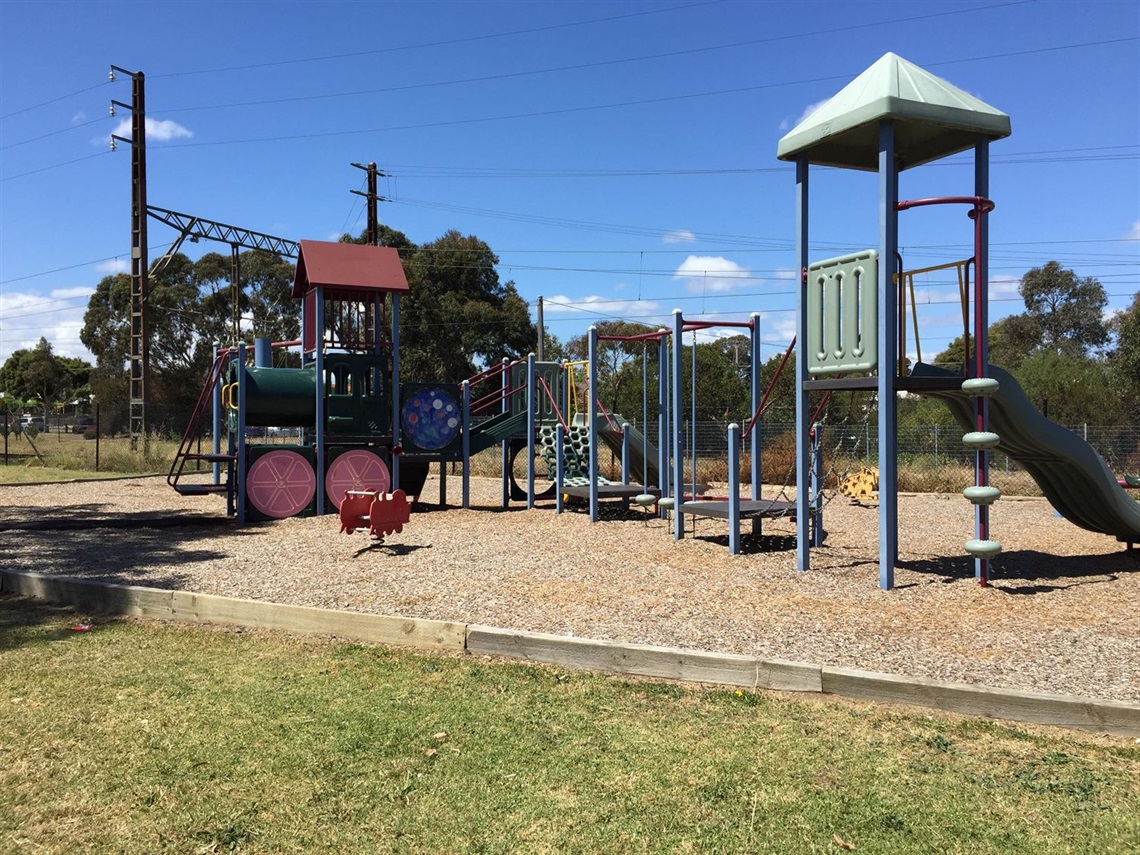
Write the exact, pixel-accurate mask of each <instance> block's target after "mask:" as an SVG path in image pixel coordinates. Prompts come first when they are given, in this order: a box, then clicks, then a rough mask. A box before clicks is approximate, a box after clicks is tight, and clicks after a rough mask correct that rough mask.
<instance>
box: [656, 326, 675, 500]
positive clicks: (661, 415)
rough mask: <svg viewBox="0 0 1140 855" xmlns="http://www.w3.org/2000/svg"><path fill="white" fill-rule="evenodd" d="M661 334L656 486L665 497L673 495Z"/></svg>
mask: <svg viewBox="0 0 1140 855" xmlns="http://www.w3.org/2000/svg"><path fill="white" fill-rule="evenodd" d="M661 332H662V335H661V337H660V338H659V339H658V340H657V487H658V489H659V490H660V491H661V498H663V499H667V498H669V497H670V496H672V495H673V493H672V491H671V490H670V489H669V447H670V442H669V389H670V388H671V387H670V385H669V339H668V336H666V335H664V333H665V330H664V329H662V330H661ZM657 513H658V514H659V515H660V517H661V518H662V519H664V518H665V516H666V515H667V514H668V513H669V512H668V511H667V510H666V509H664V508H659V509H658V511H657Z"/></svg>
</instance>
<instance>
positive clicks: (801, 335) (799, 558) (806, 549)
mask: <svg viewBox="0 0 1140 855" xmlns="http://www.w3.org/2000/svg"><path fill="white" fill-rule="evenodd" d="M807 266H808V160H807V156H806V155H800V157H799V158H798V159H797V160H796V281H797V282H798V283H799V288H798V290H799V301H798V303H799V305H798V308H797V310H796V569H797V570H800V571H807V570H809V569H811V537H810V535H809V533H808V524H807V520H808V515H809V506H808V499H809V485H808V471H809V470H808V466H809V459H810V457H811V449H810V448H809V447H808V419H810V418H811V411H810V410H809V409H808V406H809V402H808V393H807V389H805V388H804V383H806V382H807V379H808V372H807V340H808V333H807V331H808V320H809V319H808V316H807V281H806V279H807Z"/></svg>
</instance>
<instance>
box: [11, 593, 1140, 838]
mask: <svg viewBox="0 0 1140 855" xmlns="http://www.w3.org/2000/svg"><path fill="white" fill-rule="evenodd" d="M77 619H78V616H77V615H76V614H74V613H73V612H71V611H69V610H67V609H64V608H60V607H53V606H45V605H43V604H38V603H35V602H32V601H28V600H24V599H18V598H14V597H10V596H0V793H3V797H2V798H0V849H2V850H3V851H5V852H32V851H36V852H39V851H51V852H63V851H72V850H74V851H88V852H127V851H137V852H327V851H333V852H397V851H398V852H433V853H434V852H606V853H610V852H698V851H699V852H837V851H842V850H841V843H840V841H841V842H842V843H849V844H854V846H855V847H856V850H857V851H859V852H884V853H885V852H890V853H897V852H963V853H965V852H969V853H987V852H992V853H1017V852H1033V853H1040V852H1098V853H1100V852H1105V853H1107V852H1134V851H1136V850H1137V848H1138V847H1140V747H1136V746H1121V745H1119V744H1111V743H1110V744H1098V743H1097V742H1096V741H1095V740H1092V739H1088V740H1085V739H1083V738H1082V737H1080V736H1074V737H1071V738H1065V739H1062V738H1060V737H1054V736H1043V735H1038V734H1031V733H1028V732H1026V731H1022V730H1019V729H1013V728H1007V727H1003V726H1000V725H997V724H994V723H991V722H985V721H972V720H965V721H948V720H943V719H939V718H935V717H931V716H922V715H907V714H900V713H897V712H891V711H886V710H881V709H875V708H872V707H866V706H855V705H848V704H840V703H825V702H823V701H822V700H805V701H798V700H796V701H793V700H784V699H780V698H774V697H770V696H765V695H759V694H755V693H752V692H743V691H732V690H717V691H700V690H693V689H688V688H682V687H680V686H675V685H671V684H658V683H650V682H633V681H628V680H622V679H615V678H609V677H604V676H596V675H589V674H583V673H578V672H570V673H568V672H564V671H560V670H558V669H553V668H542V667H534V666H526V665H504V664H498V663H493V662H490V661H483V660H481V659H472V658H470V657H459V656H456V657H447V656H430V655H425V654H418V653H410V652H396V651H392V650H387V649H382V648H372V647H365V646H361V645H356V644H343V643H335V642H330V641H322V640H311V639H298V638H290V637H285V636H275V635H268V634H262V633H252V632H232V631H224V630H218V629H209V628H187V627H181V626H168V625H162V624H157V623H146V622H134V621H100V622H97V623H96V625H95V627H94V629H93V630H92V631H91V632H83V633H80V632H71V631H70V630H69V629H68V627H69V626H71V625H73V624H75V623H76V622H77ZM836 835H838V838H837V837H836Z"/></svg>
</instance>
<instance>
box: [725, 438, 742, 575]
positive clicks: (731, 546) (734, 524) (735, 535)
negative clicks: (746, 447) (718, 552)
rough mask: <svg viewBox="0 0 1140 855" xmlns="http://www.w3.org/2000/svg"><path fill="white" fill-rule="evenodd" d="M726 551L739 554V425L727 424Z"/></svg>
mask: <svg viewBox="0 0 1140 855" xmlns="http://www.w3.org/2000/svg"><path fill="white" fill-rule="evenodd" d="M728 551H729V552H731V553H732V554H733V555H739V554H740V425H738V424H736V422H733V423H732V424H730V425H729V426H728Z"/></svg>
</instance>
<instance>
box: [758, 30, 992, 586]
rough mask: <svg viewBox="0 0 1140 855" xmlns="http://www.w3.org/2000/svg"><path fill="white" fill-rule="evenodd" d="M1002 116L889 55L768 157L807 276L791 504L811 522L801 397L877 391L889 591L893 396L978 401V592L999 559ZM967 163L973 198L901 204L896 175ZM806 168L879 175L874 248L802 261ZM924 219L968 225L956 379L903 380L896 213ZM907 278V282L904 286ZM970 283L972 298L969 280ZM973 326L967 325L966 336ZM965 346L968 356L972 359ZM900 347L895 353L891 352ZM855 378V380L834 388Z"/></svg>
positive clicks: (882, 559) (974, 490) (805, 252)
mask: <svg viewBox="0 0 1140 855" xmlns="http://www.w3.org/2000/svg"><path fill="white" fill-rule="evenodd" d="M1009 133H1010V125H1009V116H1007V115H1005V114H1004V113H1002V112H1000V111H998V110H996V109H994V108H993V107H991V106H989V105H988V104H985V103H984V102H982V101H980V100H979V99H977V98H975V97H974V96H972V95H970V94H968V93H966V92H963V91H962V90H961V89H958V88H957V87H955V86H952V85H951V84H949V83H947V82H946V81H945V80H942V79H940V78H938V77H935V76H934V75H933V74H930V73H929V72H927V71H925V70H923V69H921V68H919V67H918V66H916V65H914V64H912V63H910V62H907V61H906V60H905V59H902V58H901V57H899V56H896V55H895V54H893V53H888V54H886V55H884V56H883V57H882V58H881V59H879V60H878V61H877V62H875V64H874V65H872V66H871V67H870V68H868V69H867V70H866V71H864V72H863V73H862V74H860V75H859V76H858V77H857V78H856V79H855V80H853V81H852V82H851V83H849V84H848V85H847V86H846V87H844V88H843V89H842V90H841V91H840V92H839V93H838V94H836V95H835V96H834V97H833V98H831V100H829V101H828V102H827V103H825V104H824V105H823V106H822V107H821V108H820V109H819V110H817V111H816V112H815V113H813V114H812V115H811V116H810V117H809V118H808V119H806V120H805V121H804V122H802V123H801V124H799V125H797V126H796V127H795V128H794V129H793V130H792V131H791V132H789V133H788V134H787V135H786V136H784V138H783V139H781V140H780V142H779V146H778V149H777V156H778V157H779V159H781V160H787V161H791V162H794V163H795V164H796V254H797V259H798V266H799V268H800V270H801V271H802V278H801V288H800V294H799V311H798V315H797V325H798V328H797V337H796V341H797V348H796V431H797V437H798V442H797V466H796V501H797V506H798V507H797V513H798V516H799V518H800V519H806V518H807V515H808V508H809V505H810V502H811V500H812V496H811V495H810V490H809V482H808V479H809V474H810V469H809V442H808V430H809V427H810V426H809V424H808V419H809V416H810V410H809V409H808V395H809V393H810V392H812V391H815V390H853V389H873V390H875V391H876V392H877V396H878V405H879V406H878V411H879V412H878V416H879V422H878V428H879V446H878V456H879V585H880V587H882V588H892V587H893V586H894V570H895V564H896V562H897V559H898V478H897V468H896V458H897V452H898V446H897V434H896V417H895V416H896V407H895V401H896V395H897V394H898V393H899V392H902V391H909V392H919V393H943V394H946V393H957V394H960V395H968V396H970V397H971V398H973V416H974V418H973V425H972V427H973V430H971V431H969V432H967V433H966V434H965V436H964V437H963V442H965V443H966V444H967V445H968V446H969V447H970V448H972V449H973V450H974V452H975V483H974V486H973V487H970V488H968V489H967V490H966V491H965V496H966V498H967V499H968V500H969V501H970V502H972V503H973V504H974V506H975V532H974V537H973V538H971V539H969V540H967V541H966V543H965V546H964V548H965V550H966V552H968V553H969V554H970V555H972V556H974V558H975V573H976V575H977V577H978V579H979V581H980V582H981V583H982V584H983V585H984V584H985V583H986V580H987V578H988V575H989V561H990V559H991V558H993V557H994V556H996V555H997V554H998V553H999V552H1000V550H1001V547H1000V545H999V544H998V542H997V541H995V540H992V539H991V538H990V532H989V505H990V504H992V503H993V501H995V500H996V499H997V497H998V496H999V495H1000V493H999V492H998V491H997V490H996V489H995V488H993V487H990V486H989V479H988V462H989V461H988V454H987V452H988V450H989V449H991V448H993V447H994V446H995V445H996V444H997V443H998V442H999V439H1000V438H999V437H998V436H997V435H996V434H994V433H993V432H991V431H990V429H989V413H988V396H989V395H991V394H994V393H995V392H996V390H997V382H996V381H995V380H993V379H991V378H990V377H988V376H987V375H988V373H989V367H988V366H989V363H988V342H987V330H988V328H989V311H988V281H987V262H986V257H987V246H988V241H989V236H988V235H989V228H988V221H987V214H988V213H989V212H990V211H991V210H993V207H994V206H993V202H991V201H990V200H989V198H988V195H989V144H990V142H991V141H993V140H997V139H1002V138H1003V137H1007V136H1009ZM971 149H972V150H973V152H974V188H973V195H971V196H947V197H939V198H931V199H919V200H915V201H903V202H900V201H899V189H898V188H899V173H900V172H902V171H903V170H906V169H911V168H913V167H916V166H921V165H923V164H926V163H931V162H933V161H936V160H939V159H941V158H944V157H948V156H950V155H953V154H957V153H959V152H962V151H967V150H971ZM811 165H819V166H831V167H837V168H840V169H858V170H863V171H869V172H877V173H878V176H879V204H878V223H879V245H878V247H877V248H876V249H873V250H865V251H862V252H856V253H851V254H849V255H845V256H842V257H840V258H834V259H828V260H826V261H821V262H817V263H812V262H811V261H810V260H809V257H808V256H809V242H808V235H809V229H808V225H809V215H808V214H809V205H808V174H809V167H810V166H811ZM928 205H955V206H962V207H964V208H965V212H966V213H967V215H968V216H969V217H970V219H971V220H972V229H973V236H974V253H973V256H972V257H971V258H969V259H966V260H965V261H963V262H959V263H957V264H956V265H948V266H957V267H959V269H960V270H962V271H964V272H965V277H966V278H965V280H964V284H963V288H962V298H963V306H964V307H966V306H967V304H968V303H972V305H971V306H970V308H971V309H972V312H969V311H964V319H965V320H964V323H965V324H966V326H967V327H968V326H971V325H972V327H973V330H972V335H971V331H970V330H969V329H966V330H964V331H963V334H964V341H965V343H966V355H965V362H964V364H963V366H962V372H961V375H959V376H945V375H935V376H929V375H927V374H923V373H920V372H917V371H916V372H911V374H909V375H908V374H906V371H905V366H906V353H905V352H902V350H903V348H904V347H905V341H906V311H905V308H906V307H905V299H906V292H905V290H904V286H905V282H906V278H907V271H904V270H902V269H900V268H901V262H900V261H899V259H900V256H899V253H898V223H899V213H900V212H901V211H905V210H909V209H910V208H916V207H923V206H928ZM913 272H915V271H911V273H913ZM971 272H972V274H973V284H972V288H971V287H970V284H969V275H970V273H971ZM971 321H972V324H971V323H970V322H971ZM971 344H972V346H973V350H972V352H971V351H970V345H971ZM900 345H901V346H900ZM845 374H860V375H863V376H846V377H845V376H842V375H845ZM810 548H811V542H810V540H809V537H808V534H807V532H806V527H804V526H800V527H799V531H798V535H797V553H796V562H797V567H798V569H799V570H807V569H808V568H809V564H810Z"/></svg>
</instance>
